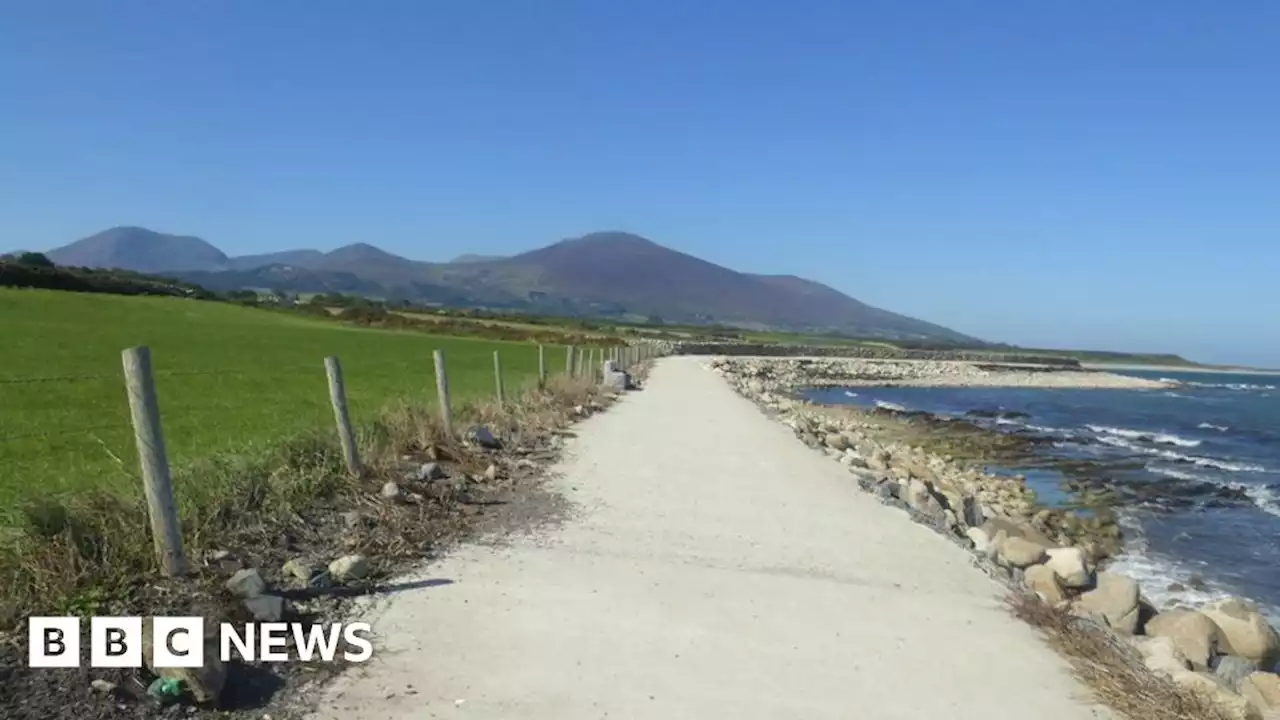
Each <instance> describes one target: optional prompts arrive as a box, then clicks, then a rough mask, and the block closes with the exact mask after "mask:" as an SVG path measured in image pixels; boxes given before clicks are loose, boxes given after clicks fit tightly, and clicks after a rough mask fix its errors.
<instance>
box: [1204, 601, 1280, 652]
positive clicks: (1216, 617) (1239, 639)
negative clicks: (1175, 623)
mask: <svg viewBox="0 0 1280 720" xmlns="http://www.w3.org/2000/svg"><path fill="white" fill-rule="evenodd" d="M1200 611H1201V612H1202V613H1204V614H1205V615H1206V616H1208V618H1209V619H1210V620H1212V621H1213V624H1214V625H1217V626H1218V629H1219V630H1221V631H1222V639H1223V649H1224V650H1226V652H1227V654H1230V655H1239V656H1241V657H1245V658H1248V659H1250V660H1252V661H1254V662H1256V663H1258V665H1259V666H1261V667H1264V668H1271V667H1273V666H1275V664H1276V660H1277V659H1280V636H1277V635H1276V630H1275V628H1273V627H1271V624H1270V623H1268V622H1267V619H1266V618H1264V617H1263V616H1262V614H1261V613H1259V612H1258V606H1257V605H1254V604H1253V603H1251V602H1249V601H1247V600H1241V599H1240V598H1228V599H1226V600H1219V601H1217V602H1215V603H1211V604H1209V605H1207V606H1205V607H1204V608H1201V610H1200Z"/></svg>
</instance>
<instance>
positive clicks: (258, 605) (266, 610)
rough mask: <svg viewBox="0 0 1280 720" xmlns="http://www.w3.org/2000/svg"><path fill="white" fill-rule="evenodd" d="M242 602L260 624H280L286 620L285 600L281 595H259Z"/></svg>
mask: <svg viewBox="0 0 1280 720" xmlns="http://www.w3.org/2000/svg"><path fill="white" fill-rule="evenodd" d="M242 602H243V604H244V606H245V608H246V609H247V610H248V611H249V612H250V613H251V614H252V615H253V619H254V620H257V621H258V622H280V621H281V620H283V619H284V598H282V597H280V596H279V595H258V596H257V597H251V598H249V599H247V600H244V601H242Z"/></svg>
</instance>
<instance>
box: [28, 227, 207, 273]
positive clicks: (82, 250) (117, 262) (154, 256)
mask: <svg viewBox="0 0 1280 720" xmlns="http://www.w3.org/2000/svg"><path fill="white" fill-rule="evenodd" d="M45 255H46V256H47V257H48V258H49V259H50V260H52V261H53V262H55V263H57V264H58V265H75V266H81V267H96V268H121V269H125V270H136V271H138V272H143V273H169V272H174V271H178V270H206V269H212V268H216V267H219V266H221V265H224V264H225V263H226V262H227V256H226V255H224V254H223V253H222V251H221V250H219V249H218V248H216V247H214V246H213V245H210V244H209V243H207V242H205V241H204V240H201V239H200V238H197V237H189V236H185V235H166V234H164V233H158V232H155V231H154V230H147V229H146V228H140V227H116V228H111V229H110V230H104V231H102V232H100V233H98V234H97V235H90V236H89V237H87V238H84V239H83V240H77V241H76V242H73V243H71V244H70V245H66V246H63V247H60V248H58V249H56V250H50V251H49V252H47V253H45Z"/></svg>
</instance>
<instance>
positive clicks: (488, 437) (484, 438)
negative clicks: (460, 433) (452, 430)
mask: <svg viewBox="0 0 1280 720" xmlns="http://www.w3.org/2000/svg"><path fill="white" fill-rule="evenodd" d="M465 437H466V440H467V442H469V443H471V444H472V445H479V446H480V447H482V448H489V449H490V450H497V449H498V448H500V447H502V443H501V442H499V441H498V438H496V437H494V435H493V432H492V431H491V430H489V428H487V427H485V426H484V425H472V426H471V427H469V428H467V432H466V435H465Z"/></svg>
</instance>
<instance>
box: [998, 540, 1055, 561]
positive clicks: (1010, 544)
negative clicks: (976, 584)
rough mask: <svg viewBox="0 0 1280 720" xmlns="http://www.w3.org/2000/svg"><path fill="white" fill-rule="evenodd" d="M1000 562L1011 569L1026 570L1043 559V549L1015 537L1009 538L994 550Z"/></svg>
mask: <svg viewBox="0 0 1280 720" xmlns="http://www.w3.org/2000/svg"><path fill="white" fill-rule="evenodd" d="M996 551H997V556H998V557H999V559H1000V562H1001V563H1003V564H1005V565H1008V566H1009V567H1011V568H1018V569H1022V568H1027V567H1029V566H1031V565H1035V564H1037V563H1039V562H1041V561H1042V560H1044V559H1045V552H1044V548H1043V547H1042V546H1040V545H1037V544H1036V543H1033V542H1031V541H1030V540H1026V539H1024V538H1021V537H1017V536H1010V537H1006V538H1005V539H1004V542H1002V543H1000V546H999V547H998V548H997V549H996Z"/></svg>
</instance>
